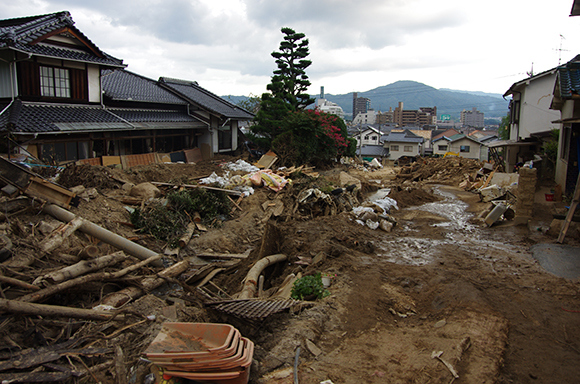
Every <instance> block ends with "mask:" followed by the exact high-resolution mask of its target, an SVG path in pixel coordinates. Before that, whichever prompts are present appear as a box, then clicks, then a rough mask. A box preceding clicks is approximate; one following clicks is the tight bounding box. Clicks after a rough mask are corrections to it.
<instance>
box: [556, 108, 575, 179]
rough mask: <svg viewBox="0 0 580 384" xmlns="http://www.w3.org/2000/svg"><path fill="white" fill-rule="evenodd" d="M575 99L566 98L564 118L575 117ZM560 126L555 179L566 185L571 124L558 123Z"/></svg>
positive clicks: (563, 111) (563, 110) (563, 109)
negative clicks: (567, 148)
mask: <svg viewBox="0 0 580 384" xmlns="http://www.w3.org/2000/svg"><path fill="white" fill-rule="evenodd" d="M574 104H575V102H574V100H566V101H565V102H564V105H563V106H562V119H570V118H573V117H574ZM558 126H560V136H559V138H558V158H557V159H556V174H555V175H554V181H555V182H556V184H560V185H562V186H564V185H566V177H567V174H568V159H566V158H565V157H566V153H565V151H566V147H567V146H569V145H570V142H569V136H570V133H571V129H572V127H571V124H558Z"/></svg>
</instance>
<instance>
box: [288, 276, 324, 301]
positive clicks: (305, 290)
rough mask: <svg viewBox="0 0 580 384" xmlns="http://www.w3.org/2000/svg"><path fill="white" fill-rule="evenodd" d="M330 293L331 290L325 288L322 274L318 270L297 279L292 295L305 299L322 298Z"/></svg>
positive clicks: (298, 298)
mask: <svg viewBox="0 0 580 384" xmlns="http://www.w3.org/2000/svg"><path fill="white" fill-rule="evenodd" d="M329 294H330V292H328V290H326V289H324V285H323V284H322V274H321V273H320V272H318V273H317V274H315V275H310V276H304V277H302V278H300V279H298V280H296V281H295V282H294V285H293V286H292V292H291V297H292V298H293V299H296V300H304V299H305V298H310V297H312V298H314V299H321V298H323V297H326V296H328V295H329Z"/></svg>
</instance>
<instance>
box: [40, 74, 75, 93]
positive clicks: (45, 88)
mask: <svg viewBox="0 0 580 384" xmlns="http://www.w3.org/2000/svg"><path fill="white" fill-rule="evenodd" d="M40 94H41V95H42V96H47V97H66V98H70V97H71V95H70V73H69V70H68V69H66V68H55V67H45V66H40Z"/></svg>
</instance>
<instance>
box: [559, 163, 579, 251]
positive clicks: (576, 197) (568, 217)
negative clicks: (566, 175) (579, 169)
mask: <svg viewBox="0 0 580 384" xmlns="http://www.w3.org/2000/svg"><path fill="white" fill-rule="evenodd" d="M578 200H580V173H579V174H578V180H576V188H575V190H574V197H573V198H572V204H570V209H569V210H568V214H567V215H566V220H565V221H564V225H563V226H562V229H561V230H560V236H558V243H560V244H562V242H563V241H564V237H565V236H566V232H568V228H569V227H570V222H571V221H572V217H573V216H574V213H575V212H576V207H577V206H578Z"/></svg>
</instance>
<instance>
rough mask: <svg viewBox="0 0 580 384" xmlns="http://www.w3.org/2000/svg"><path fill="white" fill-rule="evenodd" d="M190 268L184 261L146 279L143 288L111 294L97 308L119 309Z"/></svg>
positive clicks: (130, 288) (187, 262) (132, 288)
mask: <svg viewBox="0 0 580 384" xmlns="http://www.w3.org/2000/svg"><path fill="white" fill-rule="evenodd" d="M188 268H189V261H187V260H183V261H180V262H179V263H175V264H173V265H172V266H171V267H169V268H166V269H164V270H163V271H161V272H159V273H158V274H157V276H154V277H146V278H145V279H143V280H142V281H141V282H140V285H141V287H134V286H132V287H127V288H124V289H122V290H120V291H118V292H114V293H111V294H110V295H108V296H106V297H104V298H103V300H102V301H101V303H100V304H99V305H96V306H95V308H119V307H121V306H122V305H124V304H126V303H128V302H129V301H131V300H133V299H136V298H138V297H141V296H142V295H143V294H144V293H146V292H149V291H151V290H153V289H155V288H157V287H159V286H161V285H162V284H163V283H165V281H166V280H165V279H166V278H173V277H176V276H179V275H180V274H182V273H183V272H185V271H186V270H187V269H188Z"/></svg>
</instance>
